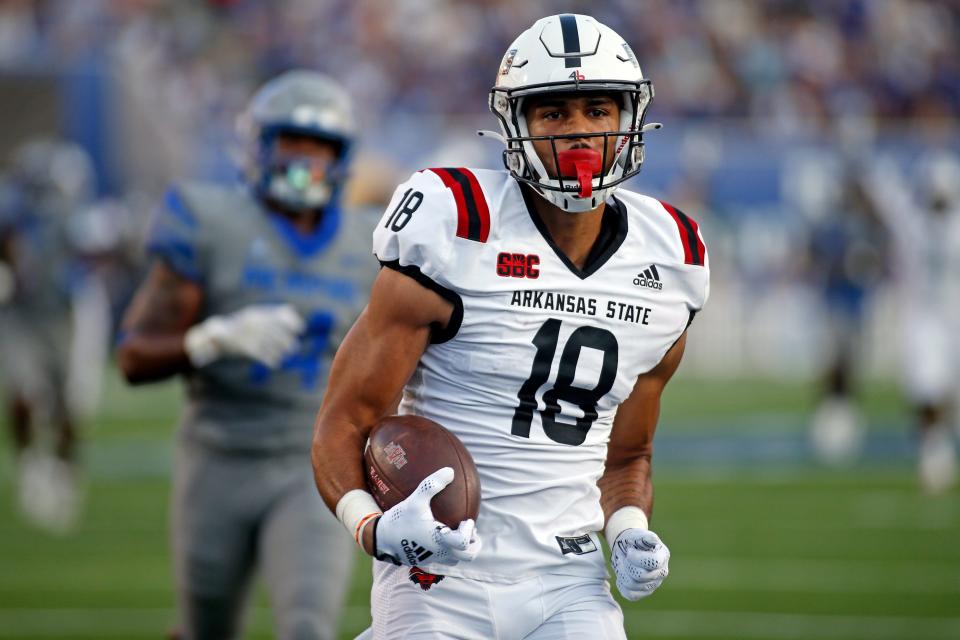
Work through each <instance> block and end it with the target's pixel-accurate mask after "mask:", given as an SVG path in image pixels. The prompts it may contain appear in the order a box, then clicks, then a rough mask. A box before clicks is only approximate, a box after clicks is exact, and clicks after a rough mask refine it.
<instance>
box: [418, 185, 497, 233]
mask: <svg viewBox="0 0 960 640" xmlns="http://www.w3.org/2000/svg"><path fill="white" fill-rule="evenodd" d="M430 171H433V172H434V173H435V174H437V175H438V176H440V179H441V180H443V184H444V185H445V186H446V187H447V188H448V189H450V191H452V192H453V198H454V200H455V201H456V203H457V237H460V238H465V239H467V240H473V241H475V242H486V241H487V237H488V236H489V235H490V210H489V208H488V207H487V199H486V198H485V197H484V196H483V190H482V189H481V188H480V183H479V182H478V181H477V177H476V176H475V175H473V173H472V172H471V171H469V170H467V169H462V168H460V169H430Z"/></svg>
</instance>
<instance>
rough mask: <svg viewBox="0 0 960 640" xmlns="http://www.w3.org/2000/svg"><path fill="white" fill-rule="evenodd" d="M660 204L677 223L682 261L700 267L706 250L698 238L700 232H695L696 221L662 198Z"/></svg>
mask: <svg viewBox="0 0 960 640" xmlns="http://www.w3.org/2000/svg"><path fill="white" fill-rule="evenodd" d="M660 204H662V205H663V208H664V209H666V210H667V213H669V214H670V216H671V217H672V218H673V221H674V222H675V223H676V224H677V230H678V231H679V232H680V242H681V244H682V245H683V258H684V262H685V263H686V264H694V265H697V266H699V267H702V266H703V259H704V257H705V255H706V251H707V250H706V247H704V246H703V241H702V240H700V234H699V233H697V228H698V227H697V223H696V221H694V219H693V218H691V217H689V216H687V214H685V213H684V212H683V211H680V209H677V208H676V207H674V206H673V205H670V204H667V203H666V202H663V201H662V200H661V201H660Z"/></svg>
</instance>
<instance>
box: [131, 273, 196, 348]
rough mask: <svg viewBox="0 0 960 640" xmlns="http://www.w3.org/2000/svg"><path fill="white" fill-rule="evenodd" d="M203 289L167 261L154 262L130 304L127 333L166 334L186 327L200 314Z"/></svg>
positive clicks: (181, 330)
mask: <svg viewBox="0 0 960 640" xmlns="http://www.w3.org/2000/svg"><path fill="white" fill-rule="evenodd" d="M202 304H203V289H202V288H201V287H200V285H198V284H197V283H196V282H194V281H193V280H190V279H188V278H186V277H184V276H182V275H180V274H179V273H178V272H176V271H174V270H173V269H172V268H171V267H170V266H169V265H168V264H167V263H166V262H165V261H163V260H157V261H155V262H154V264H153V266H152V267H151V268H150V271H149V272H148V273H147V277H146V278H145V279H144V281H143V283H142V284H141V285H140V288H139V289H137V293H136V295H135V296H134V298H133V301H132V302H131V303H130V306H129V307H128V308H127V312H126V314H125V316H124V319H123V331H124V333H137V334H166V333H180V332H183V331H186V330H187V329H188V328H189V327H190V326H191V325H193V324H194V323H195V322H196V321H197V320H198V318H199V316H200V309H201V306H202Z"/></svg>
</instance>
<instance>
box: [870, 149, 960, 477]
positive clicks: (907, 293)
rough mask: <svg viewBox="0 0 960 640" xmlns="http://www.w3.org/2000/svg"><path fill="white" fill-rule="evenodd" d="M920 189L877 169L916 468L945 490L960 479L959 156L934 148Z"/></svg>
mask: <svg viewBox="0 0 960 640" xmlns="http://www.w3.org/2000/svg"><path fill="white" fill-rule="evenodd" d="M917 166H918V167H919V175H918V176H917V177H918V179H917V180H916V181H915V187H916V188H910V185H909V184H907V183H906V181H905V180H904V179H903V176H902V175H901V173H900V172H899V171H898V170H897V169H896V167H895V166H894V165H893V164H892V163H880V164H879V166H878V167H877V168H876V169H875V170H874V171H873V172H872V175H871V187H872V188H871V189H870V191H869V193H870V194H871V195H872V197H873V199H874V202H875V203H876V206H877V209H878V211H879V212H880V213H881V214H882V215H884V217H885V219H886V221H887V225H888V226H889V227H890V228H891V229H896V230H897V232H896V233H895V234H892V239H893V257H894V264H893V267H892V271H893V276H894V279H895V281H896V282H897V284H898V287H897V294H898V296H899V297H900V300H901V301H902V303H901V304H900V305H898V308H899V309H900V316H901V317H900V326H901V336H902V350H903V374H904V386H905V389H906V392H907V398H908V400H909V402H910V403H911V405H912V409H913V412H914V417H915V421H916V425H917V430H918V436H919V448H918V452H917V453H918V456H917V457H918V475H919V480H920V484H921V486H922V487H923V489H924V490H926V491H928V492H930V493H939V492H942V491H946V490H948V489H949V488H950V487H952V486H954V485H955V484H956V482H957V475H958V469H957V450H956V442H955V440H956V437H955V434H954V429H953V428H952V427H953V426H954V425H955V424H956V421H957V415H956V402H957V398H958V391H957V384H956V380H957V376H958V375H960V339H958V336H957V331H956V327H957V323H958V320H960V159H958V158H957V156H956V155H955V154H954V153H951V152H948V151H931V152H929V153H928V154H927V155H926V156H925V157H924V158H922V161H921V162H918V163H917Z"/></svg>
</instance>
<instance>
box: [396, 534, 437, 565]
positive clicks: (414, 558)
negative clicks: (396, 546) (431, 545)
mask: <svg viewBox="0 0 960 640" xmlns="http://www.w3.org/2000/svg"><path fill="white" fill-rule="evenodd" d="M400 546H401V547H403V555H405V556H406V557H407V562H408V563H410V564H411V565H415V564H420V563H421V562H423V561H424V560H426V559H427V558H429V557H430V556H432V555H433V551H427V550H426V549H424V548H423V547H421V546H420V545H419V544H417V543H416V541H415V540H407V539H406V538H404V539H403V540H401V541H400Z"/></svg>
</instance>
